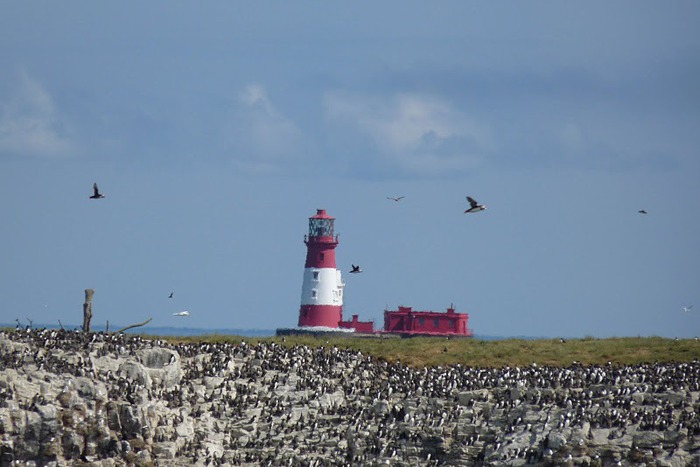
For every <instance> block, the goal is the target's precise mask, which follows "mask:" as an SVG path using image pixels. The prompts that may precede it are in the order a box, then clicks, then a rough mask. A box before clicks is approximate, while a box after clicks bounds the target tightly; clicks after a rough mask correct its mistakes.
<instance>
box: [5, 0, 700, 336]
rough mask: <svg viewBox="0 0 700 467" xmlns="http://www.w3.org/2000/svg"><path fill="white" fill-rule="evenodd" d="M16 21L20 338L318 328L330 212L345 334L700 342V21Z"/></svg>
mask: <svg viewBox="0 0 700 467" xmlns="http://www.w3.org/2000/svg"><path fill="white" fill-rule="evenodd" d="M0 10H1V11H2V14H0V60H1V61H2V64H3V65H2V67H0V249H1V250H0V251H1V254H0V323H11V324H14V322H15V320H20V322H21V323H22V324H25V325H26V324H27V323H28V322H29V320H31V321H32V322H34V323H46V324H57V323H58V322H59V321H60V322H61V323H64V324H66V323H71V324H80V323H82V304H83V301H84V290H85V289H87V288H92V289H94V290H95V295H94V302H93V320H92V324H93V326H95V325H104V324H105V323H107V322H109V323H110V327H111V328H112V329H114V328H115V327H116V326H120V325H129V324H133V323H139V322H142V321H144V320H146V319H148V318H152V321H151V325H152V326H182V327H200V328H209V329H230V328H238V329H276V328H280V327H294V326H296V324H297V319H298V312H299V304H300V298H301V286H302V274H303V268H304V258H305V254H306V249H305V245H304V243H303V239H304V235H305V234H306V233H307V229H308V218H309V217H310V216H312V215H314V214H315V213H316V210H317V209H326V210H327V212H328V214H329V215H331V216H334V217H335V218H336V221H335V230H336V233H337V234H339V239H340V244H339V246H338V248H337V250H336V259H337V266H338V268H339V269H340V270H341V271H342V272H343V273H344V280H345V283H346V285H345V304H344V312H343V315H344V317H345V318H350V317H351V315H353V314H358V315H359V317H360V319H361V320H374V322H375V328H381V327H382V326H383V312H384V310H385V309H396V308H397V307H398V306H399V305H403V306H411V307H413V308H414V309H416V310H435V311H445V310H446V309H447V308H448V307H449V306H450V305H451V304H453V305H454V306H455V308H456V311H458V312H463V313H469V327H470V328H471V329H472V330H473V331H474V333H475V334H477V335H496V336H529V337H559V336H566V337H570V338H571V337H574V338H575V337H598V338H604V337H612V336H618V337H626V336H630V337H633V336H634V337H636V336H663V337H679V338H690V337H695V336H700V269H699V265H700V187H699V185H698V183H697V179H698V175H700V153H699V150H700V28H698V27H697V24H698V23H699V22H700V3H699V2H697V1H694V0H692V1H684V0H679V1H674V2H671V3H662V2H656V1H645V0H634V1H616V2H607V1H586V2H552V1H531V2H498V1H497V2H474V1H469V0H456V1H441V2H437V3H436V2H418V1H405V0H401V1H398V0H396V1H382V2H376V1H372V2H369V1H357V2H320V1H307V0H302V1H299V2H252V3H251V2H239V1H207V2H181V1H170V0H169V1H149V2H136V1H114V0H107V1H103V2H91V1H74V2H71V3H70V6H68V5H66V4H65V3H61V2H20V1H10V0H6V1H3V2H2V3H1V4H0ZM95 182H96V183H98V184H99V187H100V191H102V192H103V193H104V194H105V195H106V197H105V198H104V199H100V200H91V199H89V198H88V197H89V196H90V195H91V194H92V184H93V183H95ZM467 195H469V196H472V197H474V198H475V199H477V201H479V202H480V203H482V204H485V205H486V206H487V208H488V209H487V210H485V211H483V212H480V213H475V214H464V210H465V209H467V201H466V196H467ZM393 196H405V198H404V199H402V200H401V201H400V202H395V201H392V200H389V199H387V197H393ZM642 209H643V210H645V211H646V212H647V214H640V213H639V212H638V211H639V210H642ZM351 264H359V265H361V267H362V270H363V273H362V274H353V275H350V274H347V273H348V271H349V270H350V265H351ZM171 292H173V298H168V296H169V294H170V293H171ZM692 304H695V307H694V308H691V310H690V311H688V312H684V311H683V307H687V306H689V305H692ZM182 310H188V311H190V316H189V317H175V316H173V313H175V312H178V311H182Z"/></svg>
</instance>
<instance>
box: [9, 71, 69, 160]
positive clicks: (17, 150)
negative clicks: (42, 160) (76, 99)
mask: <svg viewBox="0 0 700 467" xmlns="http://www.w3.org/2000/svg"><path fill="white" fill-rule="evenodd" d="M13 94H14V96H13V97H11V98H9V99H7V100H5V102H2V104H0V105H1V113H0V153H10V154H18V155H27V156H35V157H65V156H69V155H72V154H74V153H75V150H76V148H75V145H74V144H73V143H72V142H71V141H70V140H69V139H68V137H67V136H66V134H65V133H66V130H65V127H66V123H65V122H64V121H63V120H62V118H61V116H60V115H59V113H58V112H57V110H56V107H55V105H54V102H53V99H52V97H51V95H50V94H49V92H48V91H47V90H46V89H45V88H44V87H43V86H42V85H41V83H39V82H38V81H37V80H35V79H34V78H32V77H31V76H30V75H29V74H28V73H27V72H26V71H24V70H21V71H20V72H19V82H18V85H17V90H16V91H15V93H13Z"/></svg>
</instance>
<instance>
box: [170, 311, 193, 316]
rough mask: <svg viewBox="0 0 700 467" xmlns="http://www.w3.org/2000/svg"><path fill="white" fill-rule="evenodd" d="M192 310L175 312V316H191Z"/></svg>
mask: <svg viewBox="0 0 700 467" xmlns="http://www.w3.org/2000/svg"><path fill="white" fill-rule="evenodd" d="M189 315H190V312H189V311H178V312H177V313H173V316H189Z"/></svg>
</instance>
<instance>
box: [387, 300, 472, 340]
mask: <svg viewBox="0 0 700 467" xmlns="http://www.w3.org/2000/svg"><path fill="white" fill-rule="evenodd" d="M468 323H469V314H468V313H455V309H454V307H453V306H450V307H449V308H448V309H447V313H441V312H435V311H413V309H412V308H411V307H410V306H400V307H399V309H398V310H396V311H389V310H384V332H385V333H391V334H401V335H406V336H413V335H424V336H435V335H439V336H450V335H454V336H462V337H471V336H472V335H473V333H472V331H471V330H470V329H469V326H468Z"/></svg>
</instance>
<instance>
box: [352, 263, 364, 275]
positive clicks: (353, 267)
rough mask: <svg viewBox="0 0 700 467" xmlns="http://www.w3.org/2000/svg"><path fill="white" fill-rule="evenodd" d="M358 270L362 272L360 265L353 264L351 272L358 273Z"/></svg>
mask: <svg viewBox="0 0 700 467" xmlns="http://www.w3.org/2000/svg"><path fill="white" fill-rule="evenodd" d="M358 272H362V269H360V266H355V265H354V264H353V265H352V269H351V270H350V274H357V273H358Z"/></svg>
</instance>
